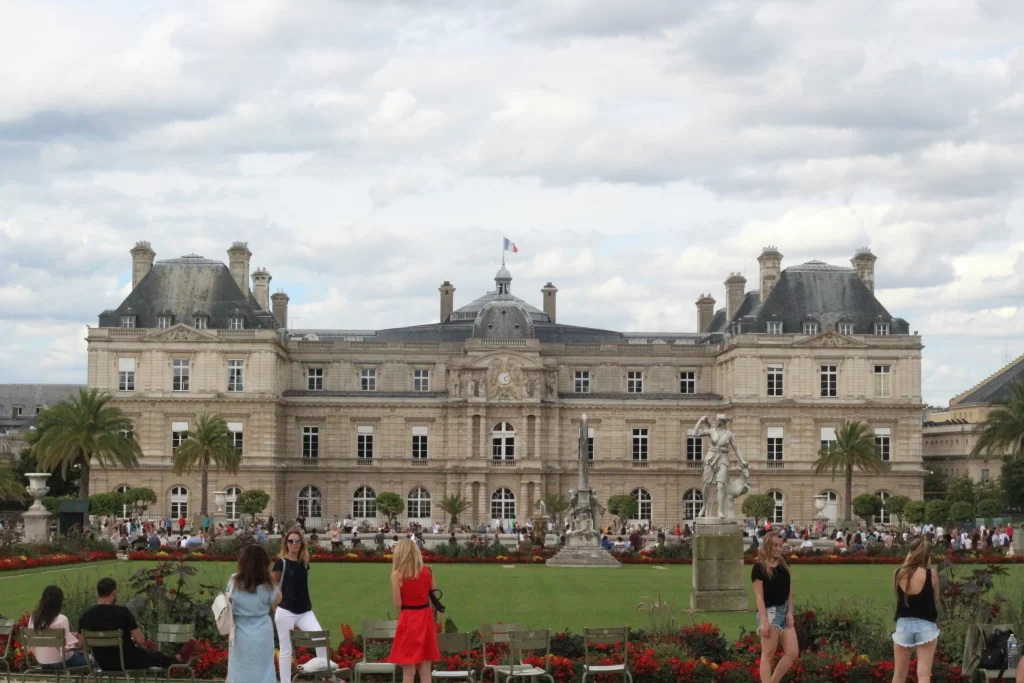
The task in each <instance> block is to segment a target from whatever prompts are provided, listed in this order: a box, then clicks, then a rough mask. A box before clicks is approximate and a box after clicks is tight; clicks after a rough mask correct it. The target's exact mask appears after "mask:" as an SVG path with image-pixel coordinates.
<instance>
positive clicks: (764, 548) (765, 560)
mask: <svg viewBox="0 0 1024 683" xmlns="http://www.w3.org/2000/svg"><path fill="white" fill-rule="evenodd" d="M776 541H778V542H779V548H782V543H783V540H782V535H781V534H779V532H778V531H769V532H768V533H766V534H765V535H764V538H763V539H761V547H760V548H758V549H757V563H758V564H759V565H761V569H763V570H764V574H765V576H767V577H768V578H769V579H770V578H772V574H774V573H775V569H776V567H772V566H771V564H770V562H771V561H772V560H773V559H774V558H773V557H772V555H770V554H769V551H768V549H769V548H772V547H774V545H775V542H776ZM779 566H780V567H782V568H783V569H785V570H786V571H787V572H788V571H789V565H788V564H786V558H784V557H783V556H782V553H781V552H779Z"/></svg>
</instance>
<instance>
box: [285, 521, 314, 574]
mask: <svg viewBox="0 0 1024 683" xmlns="http://www.w3.org/2000/svg"><path fill="white" fill-rule="evenodd" d="M292 536H298V537H299V539H300V540H301V541H302V545H300V546H299V562H301V563H302V564H304V565H306V566H307V567H308V566H309V548H307V547H306V537H305V535H303V533H302V527H297V526H293V527H292V528H291V529H290V530H289V531H288V533H286V534H285V535H284V536H282V537H281V557H282V558H285V557H287V556H288V539H289V538H291V537H292Z"/></svg>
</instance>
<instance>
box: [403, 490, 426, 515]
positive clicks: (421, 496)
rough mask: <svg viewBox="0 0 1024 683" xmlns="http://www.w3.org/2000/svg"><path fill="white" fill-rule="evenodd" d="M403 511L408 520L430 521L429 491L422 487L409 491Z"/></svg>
mask: <svg viewBox="0 0 1024 683" xmlns="http://www.w3.org/2000/svg"><path fill="white" fill-rule="evenodd" d="M405 509H406V515H407V516H408V518H409V519H430V491H427V490H426V489H425V488H423V487H422V486H417V487H416V488H414V489H413V490H412V491H409V498H408V499H406V501H405Z"/></svg>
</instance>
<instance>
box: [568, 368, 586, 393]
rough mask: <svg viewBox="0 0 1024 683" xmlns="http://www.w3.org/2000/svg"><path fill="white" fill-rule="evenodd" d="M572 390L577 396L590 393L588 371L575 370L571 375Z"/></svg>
mask: <svg viewBox="0 0 1024 683" xmlns="http://www.w3.org/2000/svg"><path fill="white" fill-rule="evenodd" d="M572 390H573V391H574V392H576V393H577V394H589V393H590V370H577V371H576V372H574V373H573V377H572Z"/></svg>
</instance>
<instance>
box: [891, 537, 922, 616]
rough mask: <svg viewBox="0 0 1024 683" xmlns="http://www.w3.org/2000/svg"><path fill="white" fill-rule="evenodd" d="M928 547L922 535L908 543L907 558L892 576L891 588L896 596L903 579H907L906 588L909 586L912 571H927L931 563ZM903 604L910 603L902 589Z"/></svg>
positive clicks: (908, 597) (912, 574) (898, 593)
mask: <svg viewBox="0 0 1024 683" xmlns="http://www.w3.org/2000/svg"><path fill="white" fill-rule="evenodd" d="M929 547H930V546H929V545H928V539H927V538H925V537H924V536H921V537H920V538H918V539H917V540H916V541H914V542H913V543H911V544H910V552H908V553H907V559H905V560H904V561H903V566H902V567H900V568H899V569H897V570H896V576H894V577H893V586H892V589H893V591H894V592H895V593H896V597H897V598H898V597H899V595H900V592H899V586H900V584H901V583H902V582H903V579H906V580H907V588H910V578H911V577H913V576H914V572H916V571H917V570H918V569H924V570H925V571H929V569H930V567H931V565H932V556H931V553H929V552H928V550H929ZM903 604H904V605H908V606H909V605H910V596H909V595H907V592H906V591H903Z"/></svg>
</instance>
